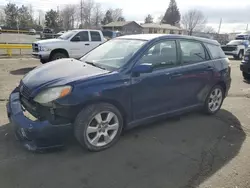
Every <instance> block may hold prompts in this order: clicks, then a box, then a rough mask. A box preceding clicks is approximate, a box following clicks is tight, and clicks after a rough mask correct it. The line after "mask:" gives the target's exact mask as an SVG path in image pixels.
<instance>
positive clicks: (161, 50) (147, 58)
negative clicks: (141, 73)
mask: <svg viewBox="0 0 250 188" xmlns="http://www.w3.org/2000/svg"><path fill="white" fill-rule="evenodd" d="M139 62H140V64H142V63H150V64H152V65H153V66H154V68H155V69H158V68H170V67H173V66H176V65H177V50H176V42H175V41H174V40H167V41H163V42H159V43H157V44H155V45H153V46H152V47H151V48H150V49H149V50H148V51H147V52H146V53H145V54H144V55H143V57H142V58H141V60H140V61H139Z"/></svg>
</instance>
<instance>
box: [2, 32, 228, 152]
mask: <svg viewBox="0 0 250 188" xmlns="http://www.w3.org/2000/svg"><path fill="white" fill-rule="evenodd" d="M230 74H231V68H230V66H229V60H228V58H226V56H225V54H224V53H223V51H222V50H221V48H220V44H219V43H218V42H217V41H214V40H209V39H202V38H196V37H190V36H181V35H163V34H141V35H129V36H122V37H118V38H115V39H112V40H109V41H107V42H106V43H104V44H102V45H100V46H98V47H97V48H95V49H94V50H92V51H90V52H89V53H87V54H86V55H84V56H83V57H82V58H81V59H80V60H76V59H72V58H68V59H60V60H56V61H53V62H51V63H48V64H45V65H42V66H39V67H37V68H35V69H34V70H32V71H30V72H29V73H28V74H26V75H25V76H24V78H23V79H22V80H21V81H20V85H19V86H18V87H17V88H15V89H14V91H13V92H12V93H11V95H10V98H9V103H8V104H7V112H8V117H9V119H10V121H11V122H12V125H13V127H14V130H15V132H16V134H17V137H19V138H20V139H21V140H22V143H23V144H24V146H25V147H27V148H28V149H30V150H37V149H43V148H48V147H56V146H60V144H61V142H62V140H63V138H64V136H65V134H66V135H67V133H71V132H73V133H74V135H75V137H76V139H77V140H78V141H79V143H80V144H81V145H82V146H83V147H84V148H87V149H88V150H90V151H100V150H103V149H106V148H108V147H110V146H112V145H113V144H114V143H116V142H117V141H118V139H119V137H120V134H121V132H122V130H123V129H129V128H132V127H134V126H136V125H140V124H142V123H145V122H148V121H151V120H154V119H156V118H159V117H162V116H164V117H165V116H172V115H177V114H178V115H179V114H180V113H185V112H187V111H190V110H194V109H202V110H203V111H204V112H205V113H207V114H215V113H216V112H218V111H219V109H220V107H221V105H222V103H223V100H224V98H225V97H226V96H227V93H228V90H229V88H230V84H231V78H230ZM184 93H185V94H184ZM183 94H184V95H183ZM24 110H25V114H27V115H24ZM28 117H30V118H28ZM31 117H33V118H34V120H31V119H33V118H31ZM70 130H72V131H70Z"/></svg>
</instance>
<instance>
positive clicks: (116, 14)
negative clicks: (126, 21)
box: [110, 8, 123, 21]
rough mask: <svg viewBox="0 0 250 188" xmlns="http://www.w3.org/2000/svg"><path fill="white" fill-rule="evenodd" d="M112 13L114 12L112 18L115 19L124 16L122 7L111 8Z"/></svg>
mask: <svg viewBox="0 0 250 188" xmlns="http://www.w3.org/2000/svg"><path fill="white" fill-rule="evenodd" d="M110 11H111V13H112V18H113V20H114V21H118V18H121V17H123V16H122V9H120V8H117V9H110Z"/></svg>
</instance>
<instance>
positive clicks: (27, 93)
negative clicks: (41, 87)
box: [19, 81, 31, 99]
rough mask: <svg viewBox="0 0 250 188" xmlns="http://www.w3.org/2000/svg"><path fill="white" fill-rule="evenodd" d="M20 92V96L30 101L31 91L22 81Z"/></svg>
mask: <svg viewBox="0 0 250 188" xmlns="http://www.w3.org/2000/svg"><path fill="white" fill-rule="evenodd" d="M19 91H20V94H21V95H22V96H23V97H24V98H26V99H29V98H30V95H31V90H30V89H29V88H28V87H27V86H26V85H25V84H24V83H23V82H22V81H21V82H20V85H19Z"/></svg>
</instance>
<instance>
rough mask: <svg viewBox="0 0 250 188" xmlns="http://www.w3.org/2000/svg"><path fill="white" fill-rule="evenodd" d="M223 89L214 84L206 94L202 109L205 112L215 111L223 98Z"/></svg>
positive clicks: (218, 108)
mask: <svg viewBox="0 0 250 188" xmlns="http://www.w3.org/2000/svg"><path fill="white" fill-rule="evenodd" d="M224 93H225V91H224V89H223V88H222V87H221V86H220V85H216V86H214V87H213V88H212V89H211V91H210V93H209V94H208V96H207V99H206V101H205V104H204V111H205V113H207V114H215V113H217V112H218V111H219V110H220V108H221V105H222V103H223V100H224V95H225V94H224Z"/></svg>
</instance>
